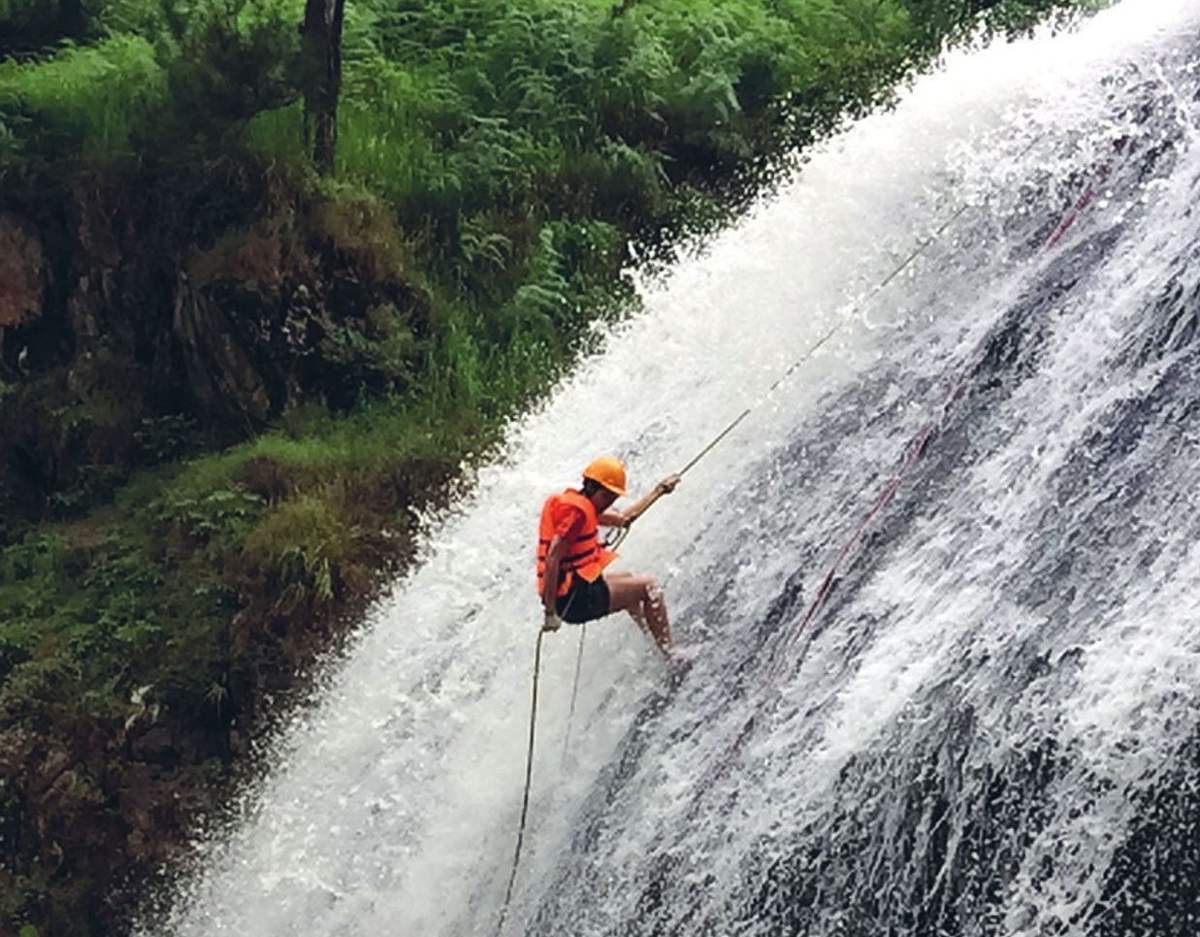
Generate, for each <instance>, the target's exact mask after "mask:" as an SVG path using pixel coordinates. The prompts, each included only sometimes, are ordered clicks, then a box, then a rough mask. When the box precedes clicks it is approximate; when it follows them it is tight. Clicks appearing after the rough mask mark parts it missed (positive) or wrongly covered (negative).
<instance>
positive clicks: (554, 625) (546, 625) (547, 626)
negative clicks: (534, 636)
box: [542, 612, 562, 631]
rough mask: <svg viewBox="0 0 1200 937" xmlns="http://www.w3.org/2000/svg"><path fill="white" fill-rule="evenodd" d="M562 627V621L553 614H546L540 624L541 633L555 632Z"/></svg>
mask: <svg viewBox="0 0 1200 937" xmlns="http://www.w3.org/2000/svg"><path fill="white" fill-rule="evenodd" d="M561 627H562V619H561V618H559V617H558V615H557V614H556V613H555V612H546V617H545V619H544V621H543V622H542V631H557V630H558V629H559V628H561Z"/></svg>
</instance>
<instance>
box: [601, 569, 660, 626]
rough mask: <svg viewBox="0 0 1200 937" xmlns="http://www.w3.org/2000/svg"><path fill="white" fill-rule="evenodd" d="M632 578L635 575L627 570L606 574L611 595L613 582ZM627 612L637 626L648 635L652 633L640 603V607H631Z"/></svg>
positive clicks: (605, 577) (605, 578) (605, 579)
mask: <svg viewBox="0 0 1200 937" xmlns="http://www.w3.org/2000/svg"><path fill="white" fill-rule="evenodd" d="M632 578H634V577H633V573H631V572H629V571H627V570H621V571H620V572H613V573H605V574H604V581H605V582H607V583H608V590H609V592H610V593H611V592H612V585H613V582H615V581H616V580H618V579H632ZM613 611H616V609H615V608H614V609H613ZM625 611H627V612H628V613H629V617H630V618H632V619H633V623H634V624H635V625H637V626H638V627H639V628H641V629H642V630H643V631H645V632H646V633H647V634H649V633H650V628H649V626H647V624H646V617H645V616H644V615H643V614H642V606H641V604H640V603H639V604H638V605H632V606H630V607H629V608H627V609H625Z"/></svg>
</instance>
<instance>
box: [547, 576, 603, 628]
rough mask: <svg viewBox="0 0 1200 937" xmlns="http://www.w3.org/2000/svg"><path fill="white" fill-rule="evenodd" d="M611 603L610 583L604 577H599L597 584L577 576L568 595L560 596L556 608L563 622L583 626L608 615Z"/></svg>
mask: <svg viewBox="0 0 1200 937" xmlns="http://www.w3.org/2000/svg"><path fill="white" fill-rule="evenodd" d="M609 601H610V596H609V594H608V583H607V582H605V581H604V577H603V576H598V577H597V578H596V581H595V582H588V581H587V580H586V579H583V578H582V577H580V576H576V577H575V581H574V582H572V583H571V588H570V589H568V590H567V594H566V595H562V596H559V598H558V602H557V603H555V607H556V608H557V609H558V614H559V617H561V618H562V620H563V621H568V622H570V623H571V624H573V625H582V624H583V623H584V622H585V621H595V620H596V619H597V618H603V617H604V616H605V615H607V614H608V606H609Z"/></svg>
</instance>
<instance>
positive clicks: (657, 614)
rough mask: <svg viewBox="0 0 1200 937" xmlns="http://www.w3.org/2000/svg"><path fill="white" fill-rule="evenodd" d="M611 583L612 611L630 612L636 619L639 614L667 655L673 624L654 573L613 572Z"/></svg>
mask: <svg viewBox="0 0 1200 937" xmlns="http://www.w3.org/2000/svg"><path fill="white" fill-rule="evenodd" d="M604 581H605V582H606V583H608V592H609V606H608V607H609V611H611V612H629V614H630V615H631V616H632V617H633V619H634V621H638V619H639V617H640V618H641V622H639V624H641V623H642V622H645V627H646V628H647V630H648V631H649V632H650V634H651V636H652V637H653V638H654V643H655V644H657V645H658V649H659V650H660V651H662V652H663V654H666V653H667V652H668V651H669V650H670V649H671V625H670V623H669V621H668V619H667V605H666V603H665V602H664V601H663V594H662V590H660V589H659V588H658V582H657V581H655V580H654V578H653V577H651V576H632V575H628V574H626V575H612V576H606V577H604Z"/></svg>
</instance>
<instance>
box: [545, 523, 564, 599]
mask: <svg viewBox="0 0 1200 937" xmlns="http://www.w3.org/2000/svg"><path fill="white" fill-rule="evenodd" d="M566 552H567V541H566V540H564V539H563V538H562V536H560V535H559V534H555V535H554V537H553V539H552V540H551V541H550V548H549V549H548V550H547V551H546V574H545V578H544V579H543V580H542V607H543V608H544V609H545V611H546V612H547V613H548V614H552V613H554V612H555V602H556V601H557V599H558V568H559V566H560V565H562V558H563V554H564V553H566Z"/></svg>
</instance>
